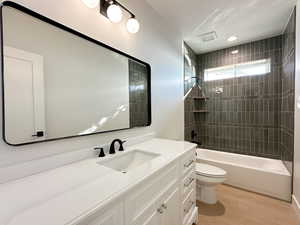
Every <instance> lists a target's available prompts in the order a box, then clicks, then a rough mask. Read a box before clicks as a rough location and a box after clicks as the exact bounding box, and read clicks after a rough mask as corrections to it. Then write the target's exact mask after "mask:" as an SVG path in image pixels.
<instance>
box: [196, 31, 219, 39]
mask: <svg viewBox="0 0 300 225" xmlns="http://www.w3.org/2000/svg"><path fill="white" fill-rule="evenodd" d="M199 37H200V38H201V40H202V41H203V42H209V41H214V40H216V39H217V33H216V32H215V31H212V32H208V33H205V34H200V35H199Z"/></svg>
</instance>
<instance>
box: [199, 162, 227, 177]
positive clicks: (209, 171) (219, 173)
mask: <svg viewBox="0 0 300 225" xmlns="http://www.w3.org/2000/svg"><path fill="white" fill-rule="evenodd" d="M196 174H198V175H202V176H206V177H214V178H224V177H225V176H226V171H225V170H223V169H221V168H218V167H215V166H211V165H208V164H204V163H196Z"/></svg>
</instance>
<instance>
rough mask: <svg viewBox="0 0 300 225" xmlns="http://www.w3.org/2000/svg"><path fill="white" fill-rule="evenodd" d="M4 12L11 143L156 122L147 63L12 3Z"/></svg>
mask: <svg viewBox="0 0 300 225" xmlns="http://www.w3.org/2000/svg"><path fill="white" fill-rule="evenodd" d="M2 17H3V18H2V19H3V45H4V46H3V50H4V74H3V80H4V115H5V116H4V122H5V127H4V132H5V136H4V138H5V140H6V142H8V143H9V144H14V145H18V144H24V143H30V142H38V141H43V140H51V139H57V138H63V137H69V136H79V135H87V134H92V133H99V132H106V131H113V130H121V129H128V128H132V127H139V126H148V125H149V124H150V120H151V118H150V113H149V112H150V101H149V99H150V96H149V81H150V71H149V70H150V68H149V65H147V64H146V63H143V62H141V61H139V60H137V59H134V58H133V57H130V56H127V55H126V54H123V53H120V52H118V51H114V50H112V49H111V48H108V47H106V46H104V45H103V44H101V43H100V44H99V43H97V42H96V41H91V40H87V39H86V38H83V37H82V36H80V35H74V33H72V32H69V30H68V31H66V30H64V29H61V28H60V27H57V26H53V25H52V24H49V23H46V22H45V21H43V20H40V19H38V18H36V17H34V16H31V15H29V14H27V13H24V12H22V11H20V10H18V9H15V8H13V7H10V6H4V7H2ZM73 32H74V31H73Z"/></svg>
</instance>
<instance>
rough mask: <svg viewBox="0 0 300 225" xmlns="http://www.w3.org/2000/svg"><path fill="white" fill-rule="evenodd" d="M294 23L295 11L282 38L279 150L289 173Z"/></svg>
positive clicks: (293, 88)
mask: <svg viewBox="0 0 300 225" xmlns="http://www.w3.org/2000/svg"><path fill="white" fill-rule="evenodd" d="M295 23H296V10H294V11H293V14H292V15H291V17H290V20H289V22H288V25H287V27H286V29H285V31H284V33H283V37H282V39H283V42H282V43H283V44H282V46H283V49H282V95H281V97H282V98H281V112H280V115H281V119H280V131H281V135H280V149H281V156H282V160H283V162H284V163H285V165H286V167H287V168H288V170H289V171H290V172H291V173H292V170H293V166H292V162H293V154H294V105H295V103H294V98H295Z"/></svg>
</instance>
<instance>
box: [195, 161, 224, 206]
mask: <svg viewBox="0 0 300 225" xmlns="http://www.w3.org/2000/svg"><path fill="white" fill-rule="evenodd" d="M195 172H196V179H197V200H199V201H202V202H204V203H207V204H215V203H217V196H216V190H215V187H216V186H217V185H218V184H220V183H222V182H224V181H225V180H226V171H225V170H223V169H221V168H218V167H215V166H211V165H208V164H204V163H196V170H195Z"/></svg>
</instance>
